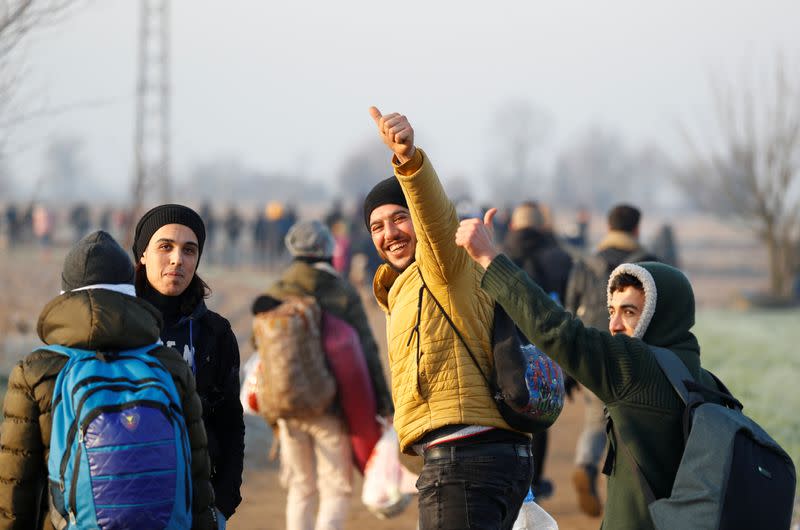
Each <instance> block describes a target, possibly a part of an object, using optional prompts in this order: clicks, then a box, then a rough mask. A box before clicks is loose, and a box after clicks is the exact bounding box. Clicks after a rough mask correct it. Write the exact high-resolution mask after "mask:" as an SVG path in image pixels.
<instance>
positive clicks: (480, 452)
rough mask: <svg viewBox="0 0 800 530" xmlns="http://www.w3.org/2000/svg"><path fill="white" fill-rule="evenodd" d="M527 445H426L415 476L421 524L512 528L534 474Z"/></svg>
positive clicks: (446, 528) (447, 528)
mask: <svg viewBox="0 0 800 530" xmlns="http://www.w3.org/2000/svg"><path fill="white" fill-rule="evenodd" d="M530 454H531V453H530V444H512V443H486V444H472V445H460V444H458V443H457V442H456V443H453V444H447V445H443V446H440V447H434V448H431V449H428V450H427V451H426V452H425V463H424V466H423V468H422V473H421V474H420V476H419V480H418V481H417V490H419V529H420V530H456V529H461V528H480V529H485V530H506V529H508V530H510V529H511V527H512V526H513V525H514V520H515V519H516V518H517V513H518V512H519V509H520V507H521V506H522V501H523V500H524V499H525V495H526V494H527V493H528V488H529V487H530V484H531V477H532V476H533V461H532V459H531V456H530Z"/></svg>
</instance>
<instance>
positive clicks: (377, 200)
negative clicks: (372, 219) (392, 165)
mask: <svg viewBox="0 0 800 530" xmlns="http://www.w3.org/2000/svg"><path fill="white" fill-rule="evenodd" d="M384 204H399V205H400V206H402V207H404V208H408V203H407V202H406V196H405V195H404V194H403V188H402V187H401V186H400V181H399V180H397V177H394V176H392V177H389V178H388V179H385V180H382V181H380V182H378V183H377V184H375V187H374V188H372V190H370V192H369V193H368V194H367V197H366V198H365V199H364V224H366V225H367V229H369V216H370V215H372V211H373V210H374V209H375V208H377V207H378V206H383V205H384Z"/></svg>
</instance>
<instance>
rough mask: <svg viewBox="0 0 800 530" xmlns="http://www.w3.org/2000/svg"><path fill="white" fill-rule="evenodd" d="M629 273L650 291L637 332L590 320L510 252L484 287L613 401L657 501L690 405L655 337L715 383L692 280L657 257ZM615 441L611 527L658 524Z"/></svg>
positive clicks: (642, 529)
mask: <svg viewBox="0 0 800 530" xmlns="http://www.w3.org/2000/svg"><path fill="white" fill-rule="evenodd" d="M623 272H625V273H629V274H633V275H634V276H636V277H637V278H639V280H640V281H642V284H643V285H644V288H645V307H644V308H643V311H642V316H641V318H640V321H639V325H638V326H637V328H636V330H635V333H634V337H628V336H627V335H614V336H612V335H611V334H609V333H608V332H605V331H600V330H597V329H594V328H590V327H586V326H584V324H583V323H582V322H581V321H580V320H579V319H578V318H577V317H575V316H573V315H572V314H571V313H569V312H567V311H564V310H563V309H561V308H560V307H559V306H558V305H557V304H556V303H554V302H553V301H552V300H551V299H550V297H549V296H547V294H546V293H544V291H542V290H541V289H540V288H539V287H538V286H537V285H536V284H535V283H533V281H531V280H530V278H529V277H528V276H527V275H526V274H525V273H524V272H523V271H522V270H521V269H519V268H518V267H516V266H515V265H514V264H513V263H512V262H511V261H510V260H509V259H508V258H507V257H506V256H504V255H502V254H501V255H499V256H498V257H497V258H495V259H494V260H493V261H492V263H491V264H490V265H489V268H488V269H487V270H486V273H485V274H484V276H483V280H482V284H481V286H482V288H483V289H484V290H485V291H486V292H487V293H489V294H490V295H491V296H492V297H493V298H494V299H495V300H497V302H499V303H500V304H501V305H502V306H503V308H504V309H505V310H506V312H507V313H508V314H509V315H510V316H511V318H512V319H513V320H514V321H515V322H516V323H517V325H518V326H519V328H520V330H522V332H523V333H524V334H525V335H526V336H527V337H528V338H529V339H530V340H531V341H532V342H533V343H534V344H536V345H537V346H538V347H539V348H541V349H542V351H544V352H547V354H548V355H550V356H551V357H552V358H553V360H555V361H556V362H558V363H559V364H560V365H561V367H562V368H563V369H564V370H565V371H566V372H567V373H568V374H570V375H571V376H572V377H574V378H575V379H576V380H577V381H578V382H580V383H581V384H583V385H584V386H586V388H588V389H589V390H591V391H592V392H594V393H595V395H597V397H599V398H600V399H601V400H602V401H603V403H605V405H606V407H607V408H608V413H609V416H610V417H611V420H612V421H613V423H614V427H615V429H616V432H618V433H619V435H620V436H621V437H623V438H624V440H625V443H626V445H627V447H628V449H630V452H631V454H632V455H633V458H634V459H635V460H636V463H637V464H638V465H639V468H640V469H641V470H642V473H643V474H644V477H645V478H646V480H647V482H648V483H649V484H650V487H651V488H652V490H653V493H654V495H655V496H656V498H662V497H668V496H669V495H670V492H671V491H672V484H673V482H674V480H675V473H676V471H677V469H678V465H679V464H680V460H681V455H682V453H683V444H684V441H683V434H682V414H683V408H684V407H683V404H682V402H681V401H680V398H679V397H678V395H677V394H676V393H675V391H674V390H673V388H672V386H671V385H670V383H669V381H668V380H667V378H666V376H665V375H664V374H663V373H662V372H661V369H660V368H659V366H658V363H657V362H656V359H655V357H654V355H653V353H652V352H651V351H650V349H649V348H648V346H647V344H652V345H654V346H661V347H664V348H668V349H669V350H671V351H673V352H674V353H675V354H677V355H678V357H680V359H681V360H682V361H683V363H684V364H685V365H686V366H687V368H688V369H689V371H690V372H691V374H692V375H693V376H694V377H695V378H696V379H697V380H698V381H699V382H701V383H703V384H705V385H707V386H710V387H711V388H716V385H715V384H714V383H713V380H712V379H711V376H710V375H709V374H708V373H707V372H705V371H704V370H703V369H702V368H701V367H700V346H699V344H698V342H697V339H696V338H695V337H694V335H693V334H692V333H691V332H690V329H691V328H692V326H693V325H694V309H695V306H694V293H693V292H692V287H691V284H690V283H689V281H688V280H687V279H686V277H685V276H684V275H683V274H682V273H681V272H680V271H679V270H678V269H675V268H673V267H670V266H668V265H664V264H661V263H653V262H647V263H639V264H637V265H631V264H623V265H620V266H619V267H618V268H617V269H615V270H614V272H612V274H611V277H612V278H613V277H614V276H615V275H617V274H621V273H623ZM609 438H610V439H609V442H610V444H611V447H612V450H613V451H614V454H615V455H616V456H615V459H614V461H613V466H612V469H611V470H610V475H609V479H608V500H607V502H606V510H605V518H604V520H603V525H602V528H606V529H610V530H628V529H629V530H646V529H652V528H653V523H652V521H651V519H650V514H649V511H648V508H647V501H646V499H645V493H644V491H642V487H641V485H640V483H639V479H638V476H637V474H636V473H635V472H634V466H633V463H632V462H631V461H630V457H629V456H628V454H627V453H626V452H625V451H623V450H622V448H621V447H620V448H618V447H617V443H616V440H615V439H614V436H613V435H610V436H609Z"/></svg>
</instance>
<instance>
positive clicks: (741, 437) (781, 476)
mask: <svg viewBox="0 0 800 530" xmlns="http://www.w3.org/2000/svg"><path fill="white" fill-rule="evenodd" d="M650 349H651V350H652V351H653V353H654V355H655V358H656V360H657V361H658V365H659V367H660V368H661V370H662V371H663V372H664V375H666V376H667V378H668V379H669V382H670V383H671V384H672V386H673V387H674V389H675V392H676V393H677V394H678V395H679V396H680V398H681V400H682V401H683V402H684V403H685V404H686V409H685V412H684V417H683V425H684V440H685V446H684V450H683V457H682V458H681V463H680V466H679V467H678V472H677V474H676V475H675V482H674V483H673V486H672V493H671V494H670V496H669V497H667V498H664V499H658V500H656V499H655V498H654V496H653V491H652V489H651V488H650V486H649V484H647V481H646V480H645V478H644V475H642V472H641V470H640V469H639V467H638V465H636V466H635V467H636V469H635V470H634V471H635V472H636V473H637V474H638V476H639V479H640V482H641V484H642V488H643V489H644V491H645V494H646V495H647V498H648V500H649V509H650V516H651V517H652V519H653V524H654V526H655V527H656V528H657V529H658V530H666V529H675V530H678V529H680V530H684V529H687V528H702V529H709V530H710V529H715V530H717V529H719V530H739V529H741V530H744V529H748V530H750V529H755V528H759V529H762V528H763V529H769V530H773V529H775V530H788V528H789V526H790V525H791V519H792V507H793V506H792V505H793V500H794V493H795V486H796V481H797V479H796V476H795V469H794V464H793V463H792V459H791V458H790V457H789V455H788V454H787V453H786V451H784V450H783V449H782V448H781V446H779V445H778V444H777V442H775V440H773V439H772V438H771V437H770V436H769V435H768V434H767V433H766V431H764V429H762V428H761V427H760V426H759V425H758V424H757V423H756V422H754V421H753V420H751V419H750V418H748V417H747V416H745V415H744V414H743V413H742V404H741V403H740V402H739V401H738V400H737V399H736V398H734V397H733V396H732V395H731V393H730V391H728V389H727V388H726V387H725V385H724V384H723V383H722V382H721V381H720V380H719V379H717V378H716V376H714V379H715V380H716V382H717V385H718V386H719V388H720V390H721V391H716V390H713V389H710V388H707V387H705V386H703V385H700V384H698V383H697V382H696V381H695V380H694V378H693V377H692V376H691V374H690V373H689V370H688V369H687V368H686V365H684V364H683V362H682V361H681V360H680V358H679V357H678V356H677V355H675V354H674V353H672V352H671V351H670V350H668V349H665V348H658V347H654V346H650ZM709 373H710V372H709ZM712 376H713V374H712ZM704 395H713V396H715V397H716V398H717V399H719V400H720V401H721V402H722V404H717V403H712V402H709V401H706V399H705V397H704ZM616 439H617V443H618V444H619V445H620V446H621V447H622V448H623V449H624V450H625V451H626V452H627V453H628V455H629V458H630V459H631V461H632V462H634V463H635V462H636V460H635V459H634V458H633V456H632V454H631V453H630V450H629V449H628V448H627V446H626V445H625V443H624V440H623V439H622V437H620V436H619V433H616Z"/></svg>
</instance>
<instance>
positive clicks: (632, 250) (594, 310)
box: [564, 204, 658, 517]
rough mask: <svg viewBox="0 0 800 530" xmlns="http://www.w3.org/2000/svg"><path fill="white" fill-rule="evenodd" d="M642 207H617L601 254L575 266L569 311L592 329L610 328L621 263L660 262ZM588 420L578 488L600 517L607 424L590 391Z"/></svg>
mask: <svg viewBox="0 0 800 530" xmlns="http://www.w3.org/2000/svg"><path fill="white" fill-rule="evenodd" d="M641 216H642V214H641V212H640V211H639V209H638V208H636V207H634V206H630V205H627V204H620V205H617V206H615V207H613V208H612V209H611V210H610V211H609V213H608V233H607V234H606V236H605V237H604V238H603V240H602V241H600V244H599V245H598V246H597V252H596V253H595V254H594V255H592V256H588V257H586V258H585V259H583V260H579V261H578V262H576V263H575V266H574V267H573V269H572V274H571V275H570V280H569V286H568V288H567V296H566V300H565V303H564V307H565V308H566V309H567V310H568V311H570V312H572V313H573V314H574V315H576V316H578V318H580V319H581V321H582V322H583V323H584V324H586V325H587V326H591V327H594V328H597V329H599V330H604V329H606V328H608V305H607V298H608V297H607V294H606V287H607V285H608V277H609V275H610V274H611V271H613V270H614V269H615V268H616V267H617V266H618V265H620V264H621V263H636V262H640V261H658V259H657V258H656V257H655V256H654V255H653V254H651V253H650V252H649V251H648V250H646V249H645V248H644V247H642V246H641V245H640V244H639V220H640V219H641ZM583 396H584V401H585V407H586V408H585V417H584V421H583V431H582V432H581V435H580V437H579V439H578V445H577V447H576V448H575V466H576V467H575V471H574V473H573V475H572V481H573V484H574V486H575V488H576V490H577V492H578V503H579V505H580V508H581V511H583V512H584V513H586V514H587V515H591V516H593V517H598V516H599V515H600V513H601V512H602V506H603V504H602V503H601V502H600V498H599V496H598V494H597V475H598V467H597V466H598V462H599V461H600V458H601V457H602V455H603V450H604V449H605V446H606V423H605V413H604V411H603V402H602V401H600V400H599V399H598V398H597V397H596V396H595V395H594V394H592V392H591V391H589V390H588V389H584V393H583Z"/></svg>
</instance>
